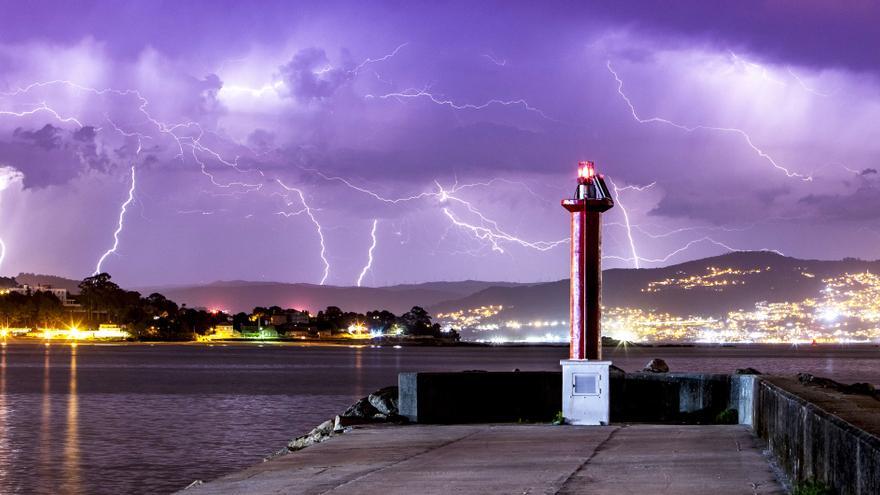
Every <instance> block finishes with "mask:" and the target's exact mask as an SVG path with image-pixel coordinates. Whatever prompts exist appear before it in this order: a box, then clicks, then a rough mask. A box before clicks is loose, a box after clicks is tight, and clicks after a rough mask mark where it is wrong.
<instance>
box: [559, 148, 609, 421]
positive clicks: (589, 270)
mask: <svg viewBox="0 0 880 495" xmlns="http://www.w3.org/2000/svg"><path fill="white" fill-rule="evenodd" d="M562 206H563V207H564V208H565V209H566V210H568V211H569V213H570V215H571V251H570V263H571V286H570V293H569V319H570V323H569V324H570V328H569V334H570V336H571V341H570V347H569V359H566V360H563V361H562V362H561V364H562V376H563V379H562V381H563V390H562V404H563V407H562V414H563V416H564V417H565V419H566V422H568V423H572V424H594V425H595V424H608V421H609V388H610V386H609V385H610V384H609V381H608V379H609V377H608V370H609V367H610V365H611V363H610V362H608V361H602V360H601V359H602V213H604V212H606V211H608V210H609V209H611V208H612V207H613V206H614V200H613V199H612V198H611V193H610V192H609V191H608V186H606V185H605V180H604V179H603V177H602V175H600V174H597V173H596V168H595V165H594V164H593V162H580V163H579V164H578V177H577V188H576V189H575V193H574V197H573V198H570V199H563V200H562Z"/></svg>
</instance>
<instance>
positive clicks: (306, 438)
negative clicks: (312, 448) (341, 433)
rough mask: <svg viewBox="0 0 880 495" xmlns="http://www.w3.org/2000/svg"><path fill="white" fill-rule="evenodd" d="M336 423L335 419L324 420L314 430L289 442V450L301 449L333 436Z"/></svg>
mask: <svg viewBox="0 0 880 495" xmlns="http://www.w3.org/2000/svg"><path fill="white" fill-rule="evenodd" d="M334 425H335V421H334V420H332V419H328V420H327V421H324V422H323V423H321V424H319V425H318V426H316V427H315V428H313V429H312V431H310V432H308V433H307V434H305V435H303V436H301V437H297V438H295V439H294V440H292V441H291V442H290V443H288V444H287V450H291V451H294V450H300V449H304V448H306V447H308V446H309V445H314V444H316V443H321V442H323V441H324V440H326V439H327V438H329V437H331V436H333V427H334Z"/></svg>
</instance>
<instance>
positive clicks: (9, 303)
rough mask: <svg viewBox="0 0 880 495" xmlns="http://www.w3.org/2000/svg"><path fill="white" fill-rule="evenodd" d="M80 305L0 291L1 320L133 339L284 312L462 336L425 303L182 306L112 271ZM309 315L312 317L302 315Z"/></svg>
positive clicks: (335, 323) (306, 322)
mask: <svg viewBox="0 0 880 495" xmlns="http://www.w3.org/2000/svg"><path fill="white" fill-rule="evenodd" d="M78 287H79V290H80V293H79V295H77V296H76V298H75V299H76V301H77V303H78V305H77V306H64V305H63V304H62V302H61V301H60V300H59V299H58V298H57V297H55V295H53V294H52V293H50V292H42V291H29V292H27V293H24V294H22V293H18V292H9V293H6V294H3V295H0V325H3V326H5V327H19V328H44V327H45V328H67V327H69V326H77V327H79V328H96V327H97V326H98V325H100V324H102V323H112V324H117V325H120V326H122V325H124V326H125V329H126V330H127V331H128V332H129V333H130V334H131V335H132V338H135V339H139V340H194V339H196V338H198V336H200V335H206V334H208V333H210V332H211V331H212V329H213V328H214V327H215V326H217V325H232V326H233V327H234V328H235V330H238V331H243V330H246V329H249V328H254V327H257V328H259V327H268V326H274V325H273V322H274V321H275V320H276V319H277V318H273V317H278V316H282V315H291V314H299V315H300V316H301V317H300V318H299V321H297V322H295V323H291V322H284V323H281V324H279V325H277V327H278V329H279V330H280V331H281V332H283V331H284V330H289V329H300V330H306V331H311V332H315V333H317V332H330V334H331V335H332V334H342V333H345V332H347V331H348V329H349V328H350V327H352V326H357V327H359V328H365V329H366V330H368V331H375V332H379V333H382V334H394V335H411V336H431V337H444V338H451V339H453V340H458V333H457V332H455V331H454V330H451V331H449V332H443V331H441V328H440V325H438V324H436V323H433V322H432V321H431V316H430V315H429V314H428V312H427V311H425V310H424V309H423V308H420V307H418V306H416V307H413V308H412V309H411V310H409V311H407V312H406V313H404V314H402V315H400V316H398V315H395V314H394V313H392V312H390V311H387V310H376V311H368V312H367V313H365V314H362V313H355V312H345V311H343V310H342V309H340V308H338V307H336V306H329V307H327V308H326V309H324V310H322V311H319V312H318V313H317V314H316V315H308V314H307V313H304V312H302V311H297V310H294V309H284V308H281V307H279V306H271V307H256V308H254V309H253V311H251V312H250V313H245V312H241V313H237V314H234V315H230V314H226V313H224V312H222V311H208V310H205V309H201V308H198V309H195V308H188V307H186V305H185V304H183V305H178V304H177V303H176V302H174V301H172V300H170V299H168V298H166V297H165V296H163V295H162V294H159V293H152V294H150V295H148V296H146V297H144V296H142V295H141V294H140V293H139V292H137V291H130V290H125V289H123V288H121V287H119V286H118V285H117V284H116V283H114V282H113V281H112V280H111V277H110V275H109V274H107V273H99V274H97V275H93V276H91V277H86V278H85V279H83V281H82V282H81V283H80V284H79V286H78ZM305 315H307V319H305V318H303V316H305Z"/></svg>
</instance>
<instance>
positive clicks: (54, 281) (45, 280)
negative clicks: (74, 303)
mask: <svg viewBox="0 0 880 495" xmlns="http://www.w3.org/2000/svg"><path fill="white" fill-rule="evenodd" d="M15 280H16V281H17V282H18V283H19V284H22V285H51V286H52V287H57V288H59V289H67V291H68V292H70V293H72V294H79V283H80V282H81V280H71V279H69V278H64V277H56V276H55V275H37V274H34V273H19V274H18V275H16V276H15Z"/></svg>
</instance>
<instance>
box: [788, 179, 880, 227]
mask: <svg viewBox="0 0 880 495" xmlns="http://www.w3.org/2000/svg"><path fill="white" fill-rule="evenodd" d="M798 204H799V205H800V206H801V207H802V208H807V209H809V210H810V211H811V212H812V216H813V218H815V219H816V220H826V221H866V220H880V185H878V184H874V183H866V184H862V185H861V186H860V187H859V188H858V189H856V190H855V191H854V192H852V193H844V194H809V195H807V196H804V197H802V198H801V199H800V200H799V201H798Z"/></svg>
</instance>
